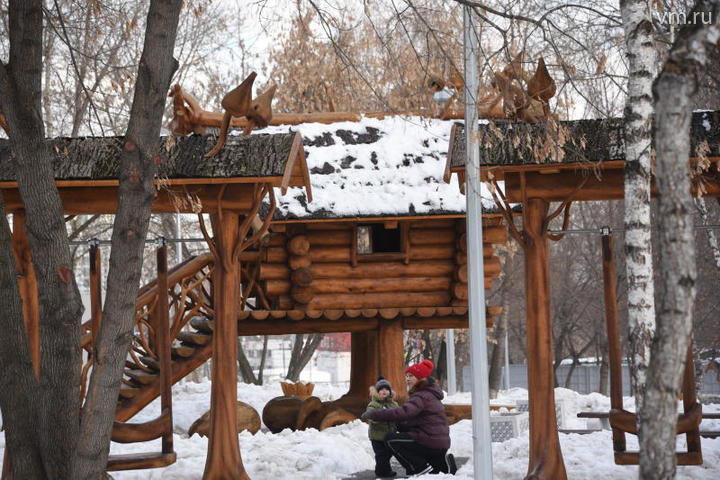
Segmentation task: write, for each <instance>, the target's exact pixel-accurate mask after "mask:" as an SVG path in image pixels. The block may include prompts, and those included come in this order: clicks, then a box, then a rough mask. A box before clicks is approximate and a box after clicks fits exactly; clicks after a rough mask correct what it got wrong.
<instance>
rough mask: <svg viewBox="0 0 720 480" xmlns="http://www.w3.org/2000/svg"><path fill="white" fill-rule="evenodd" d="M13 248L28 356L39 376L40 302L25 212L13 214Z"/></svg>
mask: <svg viewBox="0 0 720 480" xmlns="http://www.w3.org/2000/svg"><path fill="white" fill-rule="evenodd" d="M12 239H13V249H14V250H15V256H16V263H17V270H18V274H19V275H20V278H18V286H19V288H20V297H22V304H23V319H24V320H25V331H26V332H27V337H28V345H29V347H30V358H31V359H32V362H33V369H34V370H35V375H36V376H37V377H38V378H39V377H40V303H39V300H38V290H37V279H36V278H35V268H34V267H33V264H32V254H31V253H30V242H29V240H28V237H27V231H26V230H25V212H23V211H20V212H15V213H14V214H13V237H12Z"/></svg>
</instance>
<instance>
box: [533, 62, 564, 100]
mask: <svg viewBox="0 0 720 480" xmlns="http://www.w3.org/2000/svg"><path fill="white" fill-rule="evenodd" d="M556 89H557V87H556V85H555V80H553V78H552V77H551V76H550V72H548V69H547V67H546V66H545V59H544V58H543V57H540V60H538V66H537V69H536V70H535V74H534V75H533V76H532V77H531V78H530V79H529V80H528V82H527V93H528V95H529V96H530V98H533V99H535V100H540V101H542V102H544V103H547V102H548V101H549V100H550V99H551V98H552V97H553V95H555V91H556Z"/></svg>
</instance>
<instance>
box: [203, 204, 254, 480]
mask: <svg viewBox="0 0 720 480" xmlns="http://www.w3.org/2000/svg"><path fill="white" fill-rule="evenodd" d="M211 222H212V229H213V233H214V236H215V249H216V251H217V255H218V257H219V258H216V261H215V270H214V272H213V300H214V303H215V305H214V306H215V333H214V335H213V339H212V342H213V362H212V388H211V395H210V412H211V413H210V438H209V442H208V453H207V458H206V460H205V472H204V474H203V479H204V480H249V479H250V477H248V475H247V473H246V472H245V468H244V467H243V463H242V458H241V457H240V444H239V442H238V430H237V308H238V305H239V303H240V299H239V298H238V290H239V288H240V264H239V262H237V263H236V262H233V261H232V255H233V250H234V248H235V245H236V244H237V242H238V241H239V239H238V238H237V237H238V229H239V217H238V214H237V213H236V212H232V211H223V212H222V219H221V218H220V217H219V216H218V215H215V214H214V215H211Z"/></svg>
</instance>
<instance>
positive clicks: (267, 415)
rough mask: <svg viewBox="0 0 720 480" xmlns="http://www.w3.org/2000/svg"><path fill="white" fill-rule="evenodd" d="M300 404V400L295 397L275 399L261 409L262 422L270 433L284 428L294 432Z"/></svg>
mask: <svg viewBox="0 0 720 480" xmlns="http://www.w3.org/2000/svg"><path fill="white" fill-rule="evenodd" d="M301 404H302V400H300V399H299V398H297V397H291V396H287V395H286V396H283V397H275V398H273V399H272V400H270V401H269V402H268V403H267V404H266V405H265V408H263V411H262V421H263V423H264V424H265V426H266V427H268V429H269V430H270V431H271V432H272V433H278V432H281V431H282V430H284V429H286V428H290V429H293V430H294V429H295V422H296V421H297V415H298V412H299V411H300V405H301Z"/></svg>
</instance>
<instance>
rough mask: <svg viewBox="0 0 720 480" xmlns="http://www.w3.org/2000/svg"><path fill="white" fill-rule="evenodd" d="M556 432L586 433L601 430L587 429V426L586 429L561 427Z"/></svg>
mask: <svg viewBox="0 0 720 480" xmlns="http://www.w3.org/2000/svg"><path fill="white" fill-rule="evenodd" d="M558 432H559V433H576V434H578V435H588V434H590V433H595V432H602V430H597V429H589V428H587V429H572V428H561V429H560V430H558Z"/></svg>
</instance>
